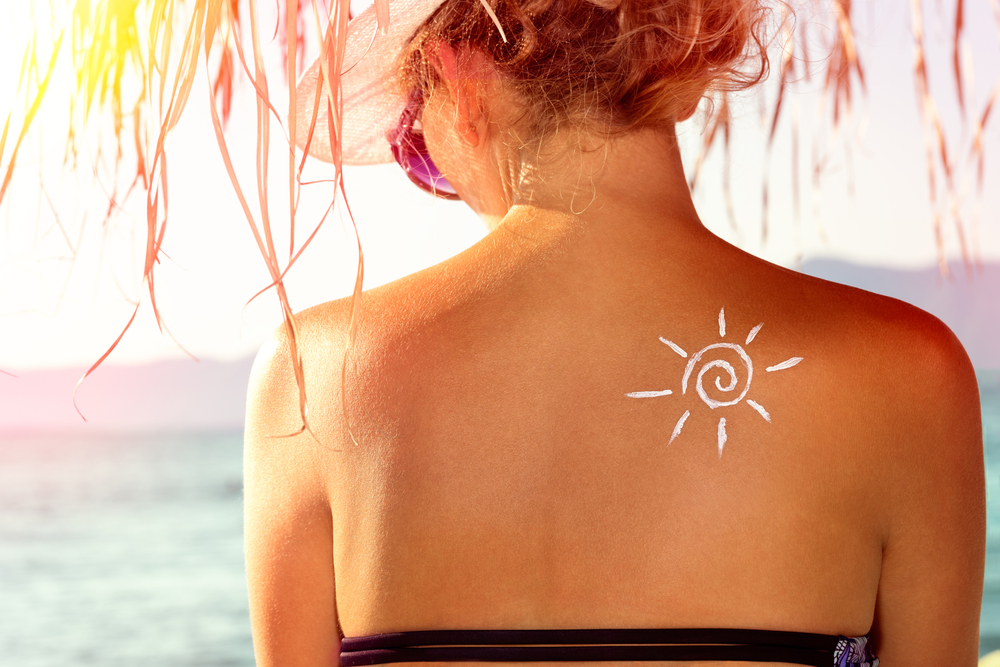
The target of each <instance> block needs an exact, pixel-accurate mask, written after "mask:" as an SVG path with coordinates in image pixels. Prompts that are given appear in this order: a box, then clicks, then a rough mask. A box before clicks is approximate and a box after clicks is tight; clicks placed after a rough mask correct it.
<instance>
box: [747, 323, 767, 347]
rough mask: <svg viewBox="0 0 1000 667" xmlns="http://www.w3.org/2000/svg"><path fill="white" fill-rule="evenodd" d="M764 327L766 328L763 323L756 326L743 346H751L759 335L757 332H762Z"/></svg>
mask: <svg viewBox="0 0 1000 667" xmlns="http://www.w3.org/2000/svg"><path fill="white" fill-rule="evenodd" d="M762 326H764V323H763V322H761V323H760V324H758V325H757V326H755V327H754V328H753V329H751V330H750V333H748V334H747V342H745V343H743V344H744V345H749V344H750V341H752V340H753V339H754V337H755V336H756V335H757V332H758V331H760V328H761V327H762Z"/></svg>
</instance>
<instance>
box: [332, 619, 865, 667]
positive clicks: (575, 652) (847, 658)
mask: <svg viewBox="0 0 1000 667" xmlns="http://www.w3.org/2000/svg"><path fill="white" fill-rule="evenodd" d="M340 651H341V653H340V664H341V665H342V666H343V667H357V666H359V665H379V664H383V663H387V662H466V661H468V662H539V661H546V662H549V661H588V662H589V661H598V660H602V661H621V660H643V661H648V660H665V661H671V660H695V661H706V660H720V661H736V660H743V661H749V662H785V663H791V664H795V665H814V666H815V667H878V658H876V657H875V656H874V654H873V653H872V651H871V647H869V646H868V635H865V636H863V637H843V636H837V635H820V634H812V633H807V632H783V631H777V630H735V629H722V628H711V629H691V630H675V629H670V630H659V629H643V630H422V631H416V632H393V633H389V634H384V635H367V636H364V637H345V638H344V639H343V640H341V645H340Z"/></svg>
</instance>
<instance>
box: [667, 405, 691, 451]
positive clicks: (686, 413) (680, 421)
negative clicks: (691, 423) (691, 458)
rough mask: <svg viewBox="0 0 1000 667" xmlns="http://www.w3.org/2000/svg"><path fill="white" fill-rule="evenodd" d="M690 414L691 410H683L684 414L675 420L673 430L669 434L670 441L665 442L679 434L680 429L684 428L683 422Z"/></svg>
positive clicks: (672, 439) (671, 440)
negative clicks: (675, 424)
mask: <svg viewBox="0 0 1000 667" xmlns="http://www.w3.org/2000/svg"><path fill="white" fill-rule="evenodd" d="M690 416H691V411H690V410H685V411H684V414H682V415H681V418H680V419H678V420H677V426H675V427H674V432H673V433H671V434H670V442H668V443H667V444H668V445H669V444H670V443H671V442H673V441H674V438H676V437H677V436H679V435H680V434H681V429H682V428H684V422H686V421H687V418H688V417H690Z"/></svg>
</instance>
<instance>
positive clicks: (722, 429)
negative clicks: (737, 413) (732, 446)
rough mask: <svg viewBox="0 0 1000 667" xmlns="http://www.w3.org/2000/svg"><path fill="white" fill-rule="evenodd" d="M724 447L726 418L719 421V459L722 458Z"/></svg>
mask: <svg viewBox="0 0 1000 667" xmlns="http://www.w3.org/2000/svg"><path fill="white" fill-rule="evenodd" d="M725 446H726V418H725V417H722V418H720V419H719V458H720V459H721V458H722V448H723V447H725Z"/></svg>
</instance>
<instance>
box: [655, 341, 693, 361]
mask: <svg viewBox="0 0 1000 667" xmlns="http://www.w3.org/2000/svg"><path fill="white" fill-rule="evenodd" d="M660 342H661V343H663V344H665V345H669V346H670V349H671V350H673V351H674V352H676V353H677V354H679V355H681V356H682V357H684V358H685V359H687V356H688V353H687V352H685V351H684V350H682V349H681V347H680V345H678V344H677V343H674V342H672V341H669V340H667V339H666V338H664V337H663V336H660Z"/></svg>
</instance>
